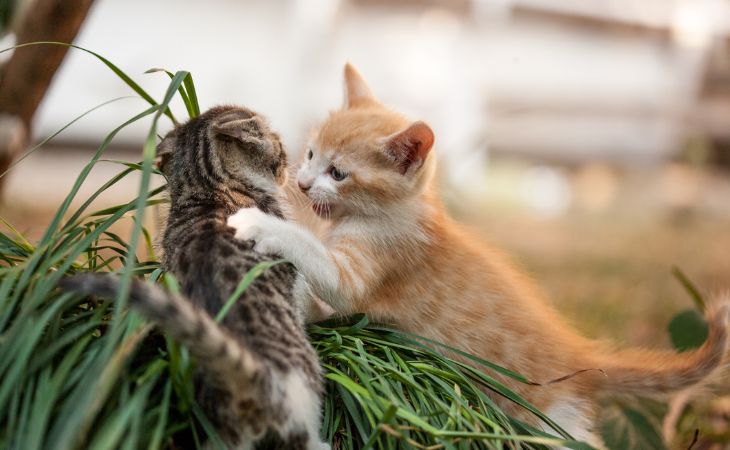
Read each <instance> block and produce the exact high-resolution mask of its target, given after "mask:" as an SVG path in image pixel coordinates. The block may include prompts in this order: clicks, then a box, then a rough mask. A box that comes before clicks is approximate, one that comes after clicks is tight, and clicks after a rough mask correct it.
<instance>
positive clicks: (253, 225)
mask: <svg viewBox="0 0 730 450" xmlns="http://www.w3.org/2000/svg"><path fill="white" fill-rule="evenodd" d="M345 80H346V88H347V89H346V93H347V94H346V95H347V99H346V104H345V106H344V107H343V108H342V109H340V110H337V111H334V112H332V113H331V114H330V116H329V118H328V119H327V120H326V121H325V122H324V123H323V124H322V125H321V127H320V128H319V129H318V130H317V132H316V133H315V135H314V138H313V140H312V141H311V143H310V145H309V147H308V149H307V152H306V154H305V157H304V161H303V164H302V167H301V169H300V170H299V173H298V176H297V181H298V184H299V187H300V188H301V190H302V191H304V192H306V194H307V196H308V197H309V199H310V200H311V202H312V205H313V209H314V211H315V212H316V213H317V214H318V215H320V216H322V217H323V218H325V219H326V220H327V221H328V222H329V228H328V229H327V232H326V233H325V235H324V238H323V240H319V239H317V238H316V237H314V235H313V234H312V233H310V232H309V231H307V230H306V229H304V228H302V227H300V226H297V225H296V224H293V223H290V222H284V221H281V220H278V219H276V218H273V217H272V216H268V215H265V214H262V213H260V211H259V210H257V209H249V210H241V211H240V212H238V213H237V214H235V215H234V216H232V217H231V218H230V219H229V224H230V225H231V226H233V227H235V228H237V230H238V232H237V236H238V237H239V238H241V239H254V240H255V241H256V248H257V250H259V251H261V252H269V251H271V252H277V253H280V254H282V255H284V256H285V257H286V258H287V259H288V260H289V261H291V262H293V263H294V264H295V265H296V266H297V268H298V269H299V270H300V272H301V273H302V274H303V276H304V277H305V278H306V280H307V282H308V283H309V285H310V287H311V289H312V290H313V292H314V294H316V295H317V296H319V297H320V298H321V299H322V300H324V301H325V302H326V303H328V304H329V305H331V306H332V307H333V308H334V309H335V310H336V311H337V312H338V313H341V314H349V313H354V312H362V313H366V314H367V315H368V316H369V317H370V318H371V319H372V320H374V321H379V322H384V323H389V324H394V325H395V326H396V327H398V328H400V329H403V330H406V331H408V332H411V333H415V334H418V335H421V336H424V337H427V338H429V339H433V340H436V341H440V342H444V343H446V344H448V345H450V346H453V347H457V348H459V349H462V350H464V351H467V352H469V353H472V354H474V355H477V356H479V357H482V358H484V359H487V360H489V361H492V362H495V363H498V364H500V365H502V366H504V367H507V368H509V369H513V370H515V371H517V372H519V373H521V374H523V375H524V376H526V377H527V378H528V379H530V380H532V381H534V382H537V383H544V382H547V381H550V380H554V379H557V378H560V377H563V376H565V375H567V374H571V373H574V372H576V371H580V370H583V369H601V370H602V371H603V373H601V372H599V371H589V372H585V373H582V374H579V375H576V376H574V377H572V378H570V379H567V380H565V381H562V382H560V383H555V384H551V385H549V386H532V385H527V384H522V383H517V382H514V380H510V379H505V378H504V377H501V378H500V379H501V380H502V381H503V382H505V383H507V384H509V386H510V387H511V388H512V389H514V390H515V391H517V392H518V393H519V394H520V395H522V396H523V397H524V398H525V399H527V400H528V401H530V402H531V403H532V404H534V405H535V406H537V407H538V408H539V409H541V410H542V411H545V412H546V413H547V415H548V416H549V417H551V418H552V419H553V420H555V421H556V422H557V423H558V424H559V425H561V426H562V427H564V428H565V429H566V430H567V431H568V432H570V433H571V434H572V435H573V436H574V437H575V438H577V439H581V440H586V441H589V442H591V443H593V444H596V445H600V442H599V441H598V439H597V437H596V436H595V435H594V433H593V428H594V424H593V416H594V408H595V401H596V397H597V395H599V394H600V393H640V394H651V393H665V392H670V391H674V390H677V389H680V388H683V387H685V386H688V385H691V384H694V383H697V382H700V381H701V380H703V379H704V378H705V377H706V376H707V375H708V374H709V373H711V372H712V371H713V370H714V369H715V368H717V367H718V366H719V365H721V363H722V359H723V355H724V354H725V352H726V347H727V340H728V333H727V327H728V317H729V316H730V304H728V303H727V302H723V303H718V304H717V305H716V306H715V307H714V309H712V310H711V311H710V313H709V314H708V319H709V321H710V326H711V331H710V336H709V338H708V341H707V343H706V344H705V345H704V346H703V347H702V348H700V349H699V350H696V351H693V352H686V353H681V354H675V353H673V352H668V351H648V350H628V351H614V350H613V349H610V348H607V347H605V346H603V345H602V344H599V343H597V342H594V341H590V340H588V339H586V338H583V337H581V336H580V335H578V334H577V333H576V332H575V331H574V330H573V329H572V328H571V327H570V326H568V325H567V324H566V323H565V322H564V321H563V320H562V319H561V318H560V317H559V316H558V314H557V313H556V311H555V310H554V309H553V308H552V307H551V306H549V305H548V303H546V302H545V300H544V299H543V298H542V297H541V296H540V295H539V293H538V292H537V291H536V290H535V289H534V288H533V287H532V285H531V284H530V282H529V281H528V280H527V279H526V278H525V277H524V276H523V275H522V274H521V273H519V272H518V271H516V270H515V269H514V268H513V267H512V266H511V265H510V264H509V263H508V262H506V261H505V259H504V258H503V257H502V255H501V254H500V253H499V252H497V251H496V250H494V249H493V248H491V247H489V246H488V245H487V244H485V243H484V242H481V241H480V240H479V238H478V237H476V236H475V235H473V234H472V233H470V232H469V231H468V230H467V229H466V228H465V227H464V226H462V225H460V224H458V223H456V222H454V221H453V220H452V219H451V218H450V217H448V215H447V214H446V212H445V209H444V206H443V205H442V203H441V201H440V200H439V198H438V196H437V195H436V187H435V183H434V182H433V180H432V179H433V173H434V166H435V162H436V161H435V160H436V158H435V157H434V155H433V152H431V149H432V147H433V143H434V134H433V132H432V131H431V129H430V128H429V126H428V125H426V124H425V123H423V122H411V121H409V120H408V119H406V118H405V117H403V116H402V115H400V114H398V113H396V112H393V111H391V110H389V109H388V108H386V107H385V106H383V105H382V104H381V103H379V102H378V101H377V100H376V99H375V98H374V97H373V95H372V93H371V91H370V89H369V88H368V86H367V85H366V84H365V82H364V80H363V79H362V78H361V76H360V75H359V74H358V73H357V72H356V71H355V69H354V68H353V67H352V66H350V65H347V66H346V67H345ZM495 400H496V401H497V402H499V403H500V404H501V406H503V407H504V408H505V409H507V411H509V412H510V413H512V414H515V415H516V416H517V417H519V418H521V419H523V420H527V421H529V422H532V423H533V424H534V423H535V419H534V418H533V417H531V416H530V414H529V413H526V412H525V411H524V410H521V409H518V408H516V407H515V406H514V404H512V403H510V402H508V401H504V400H503V399H502V398H501V397H499V396H495ZM538 425H539V424H538Z"/></svg>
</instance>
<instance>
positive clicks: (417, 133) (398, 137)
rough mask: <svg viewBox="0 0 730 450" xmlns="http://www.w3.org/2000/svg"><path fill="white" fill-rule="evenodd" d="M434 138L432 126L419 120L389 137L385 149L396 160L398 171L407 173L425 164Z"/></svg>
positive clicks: (403, 173)
mask: <svg viewBox="0 0 730 450" xmlns="http://www.w3.org/2000/svg"><path fill="white" fill-rule="evenodd" d="M434 140H435V137H434V135H433V131H432V130H431V127H429V126H428V125H426V123H425V122H421V121H418V122H414V123H413V124H411V125H410V126H409V127H408V128H406V129H405V130H403V131H401V132H398V133H396V134H394V135H392V136H390V137H389V138H387V141H386V143H385V149H386V151H387V152H388V154H389V155H390V156H392V157H393V159H394V160H395V163H396V165H397V168H398V171H399V172H400V173H401V174H402V175H405V174H406V172H408V171H409V170H411V169H413V170H418V168H420V167H421V166H422V165H423V161H424V160H425V159H426V157H427V156H428V152H430V151H431V148H432V147H433V142H434Z"/></svg>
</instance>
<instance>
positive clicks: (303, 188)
mask: <svg viewBox="0 0 730 450" xmlns="http://www.w3.org/2000/svg"><path fill="white" fill-rule="evenodd" d="M297 184H298V185H299V189H301V190H302V192H307V191H308V190H309V188H311V187H312V185H311V184H304V183H302V180H297Z"/></svg>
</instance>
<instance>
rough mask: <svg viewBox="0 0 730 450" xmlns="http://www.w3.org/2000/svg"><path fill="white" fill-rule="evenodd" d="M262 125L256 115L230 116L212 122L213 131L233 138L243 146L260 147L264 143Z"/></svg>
mask: <svg viewBox="0 0 730 450" xmlns="http://www.w3.org/2000/svg"><path fill="white" fill-rule="evenodd" d="M263 126H264V125H263V124H262V123H261V121H260V120H259V119H258V118H257V117H249V118H246V119H236V118H231V119H230V120H224V121H221V122H218V123H216V124H214V125H213V131H214V132H215V133H216V134H217V135H219V136H224V137H227V138H233V139H235V140H237V141H238V142H240V143H241V144H242V145H244V146H249V145H254V146H256V147H262V146H265V144H266V139H265V138H264V134H263V129H262V128H263Z"/></svg>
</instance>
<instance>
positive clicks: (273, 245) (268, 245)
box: [253, 233, 282, 254]
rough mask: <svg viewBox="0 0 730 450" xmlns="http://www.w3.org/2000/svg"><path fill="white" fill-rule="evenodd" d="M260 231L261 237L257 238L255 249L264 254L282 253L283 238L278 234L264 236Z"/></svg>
mask: <svg viewBox="0 0 730 450" xmlns="http://www.w3.org/2000/svg"><path fill="white" fill-rule="evenodd" d="M261 234H262V233H259V237H258V238H257V239H256V244H255V245H254V247H253V249H254V251H255V252H256V253H264V254H272V253H276V254H280V253H281V249H282V243H281V240H280V239H279V238H278V237H276V236H262V235H261Z"/></svg>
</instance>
